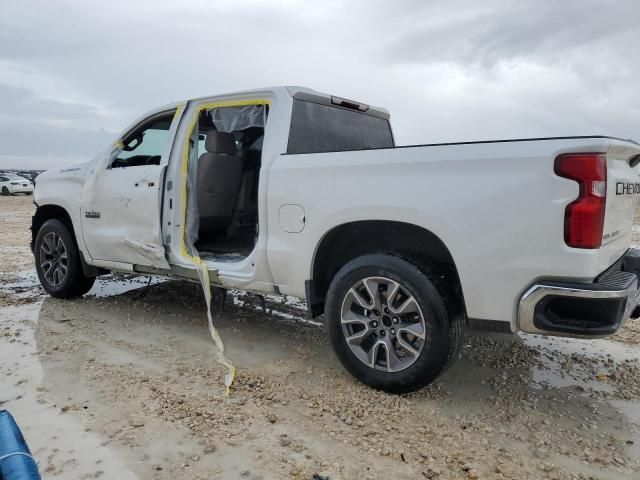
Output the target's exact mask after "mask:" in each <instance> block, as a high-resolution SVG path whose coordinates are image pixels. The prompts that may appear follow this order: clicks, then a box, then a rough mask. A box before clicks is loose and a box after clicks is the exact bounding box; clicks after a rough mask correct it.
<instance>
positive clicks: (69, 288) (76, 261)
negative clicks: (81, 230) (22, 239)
mask: <svg viewBox="0 0 640 480" xmlns="http://www.w3.org/2000/svg"><path fill="white" fill-rule="evenodd" d="M34 256H35V260H36V271H37V273H38V278H39V279H40V284H41V285H42V288H44V289H45V290H46V292H47V293H48V294H49V295H51V296H53V297H58V298H73V297H79V296H81V295H84V294H85V293H87V292H88V291H89V290H91V287H92V286H93V283H94V282H95V277H86V276H85V275H84V273H83V272H82V263H81V261H80V252H79V251H78V247H77V246H76V243H75V240H74V238H73V236H72V234H71V232H70V231H69V228H68V227H67V226H66V225H65V224H64V223H62V222H61V221H60V220H56V219H52V220H47V221H46V222H45V223H44V224H43V225H42V227H40V230H39V231H38V235H37V236H36V241H35V246H34Z"/></svg>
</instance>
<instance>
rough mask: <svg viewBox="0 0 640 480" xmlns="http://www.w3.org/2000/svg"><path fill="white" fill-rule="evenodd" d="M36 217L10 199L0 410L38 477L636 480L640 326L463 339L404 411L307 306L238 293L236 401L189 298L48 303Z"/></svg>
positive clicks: (232, 348)
mask: <svg viewBox="0 0 640 480" xmlns="http://www.w3.org/2000/svg"><path fill="white" fill-rule="evenodd" d="M32 212H33V206H32V204H31V197H0V234H1V235H2V237H1V238H2V243H1V249H0V306H1V307H2V308H1V309H0V404H1V405H2V408H7V409H9V410H10V411H11V412H12V413H13V414H14V416H15V417H16V420H17V421H18V422H19V424H20V425H21V427H22V429H23V432H24V433H25V436H26V438H27V441H28V442H29V444H30V446H31V448H32V451H33V453H34V455H35V457H36V458H37V459H38V461H39V463H40V469H41V471H42V472H43V475H44V477H45V478H60V479H66V478H68V479H77V478H81V479H87V478H119V479H120V480H122V479H128V478H132V479H133V478H143V479H174V478H181V479H209V478H214V479H215V478H224V479H227V478H231V479H233V478H238V479H244V478H246V479H259V478H262V479H282V478H291V479H308V480H312V479H325V478H328V479H332V480H336V479H354V480H355V479H357V480H362V479H382V478H407V479H414V478H415V479H424V478H429V479H475V478H482V479H493V478H495V479H503V478H510V479H518V480H520V479H537V478H543V479H603V480H604V479H635V478H638V477H639V476H640V464H639V463H638V460H639V458H640V455H639V454H640V443H639V442H640V433H639V431H638V424H640V375H639V373H640V372H639V370H640V363H639V361H638V358H639V357H638V354H639V353H640V328H639V327H638V323H640V322H628V323H627V325H626V326H625V327H624V328H623V329H622V330H621V331H620V332H619V333H618V334H617V335H616V336H614V337H612V338H611V339H608V340H592V341H587V340H573V339H561V338H544V337H539V336H535V335H519V336H510V335H504V336H497V335H494V336H489V335H470V336H469V338H468V339H467V342H466V345H465V348H464V349H463V353H462V357H461V358H460V359H459V361H458V362H457V363H456V364H455V365H454V366H453V367H452V368H451V369H450V370H449V371H448V372H447V373H446V374H445V375H444V376H443V377H442V378H441V380H439V381H438V382H437V383H436V384H434V385H433V386H431V387H430V388H428V389H424V390H422V391H420V392H417V393H413V394H409V395H402V396H393V395H387V394H384V393H381V392H377V391H374V390H371V389H369V388H367V387H365V386H363V385H361V384H359V383H357V382H356V381H354V380H353V379H352V378H351V377H350V376H349V375H348V374H346V373H345V372H344V371H343V369H342V368H341V367H340V365H339V364H338V362H337V360H336V359H335V357H334V355H333V353H332V352H331V350H330V347H329V345H328V344H327V340H326V332H325V330H324V327H323V325H322V324H321V323H316V322H309V321H308V320H306V316H305V314H304V309H303V306H302V304H301V303H300V302H298V301H296V300H295V299H291V298H282V299H281V298H275V297H274V298H269V299H268V300H267V310H268V312H269V314H265V313H264V312H263V311H262V310H261V308H259V302H257V299H256V298H255V297H254V296H251V295H247V294H243V293H241V292H233V294H232V295H230V296H229V297H228V299H227V302H226V304H225V308H224V311H223V312H222V313H221V314H219V315H218V316H217V319H216V322H217V323H218V325H219V326H220V331H221V335H222V337H223V339H224V340H225V344H226V347H227V352H226V353H227V355H228V357H229V358H231V359H232V360H233V361H234V362H235V363H236V364H237V365H238V367H239V370H238V378H237V383H236V384H235V386H234V389H233V392H232V395H231V396H230V397H226V396H224V394H223V387H222V381H221V380H222V375H223V374H224V371H223V370H222V369H221V368H220V367H219V366H218V365H217V364H216V363H215V353H214V350H213V348H214V347H213V344H212V342H211V340H210V337H209V334H208V331H207V326H206V315H205V311H204V302H203V301H202V294H201V292H200V291H199V290H198V287H197V286H196V285H194V284H190V283H185V282H177V281H164V280H162V279H154V280H153V281H152V283H151V285H150V286H149V287H146V284H147V281H148V278H139V277H130V276H124V275H108V276H105V277H103V278H101V279H100V280H99V281H98V282H97V283H96V286H95V287H94V289H93V290H92V291H91V292H90V293H89V294H88V295H86V296H85V297H84V298H82V299H78V300H73V301H60V300H56V299H53V298H49V297H47V296H46V295H45V294H44V293H43V292H42V290H41V289H40V287H39V286H38V284H37V279H36V276H35V272H34V270H33V266H32V263H33V260H32V256H31V253H30V251H29V248H28V243H29V240H30V232H29V230H28V228H29V223H30V216H31V214H32ZM636 243H638V244H640V238H639V239H636Z"/></svg>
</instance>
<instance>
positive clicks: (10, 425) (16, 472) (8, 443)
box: [0, 410, 41, 480]
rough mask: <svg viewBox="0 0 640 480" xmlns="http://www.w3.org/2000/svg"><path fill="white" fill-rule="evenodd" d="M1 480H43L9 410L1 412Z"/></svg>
mask: <svg viewBox="0 0 640 480" xmlns="http://www.w3.org/2000/svg"><path fill="white" fill-rule="evenodd" d="M0 480H41V477H40V473H38V466H37V465H36V461H35V460H34V459H33V457H32V456H31V452H30V451H29V447H27V442H25V441H24V437H23V436H22V432H21V431H20V429H19V428H18V425H17V424H16V422H15V420H14V419H13V417H12V416H11V414H10V413H9V412H8V411H7V410H0Z"/></svg>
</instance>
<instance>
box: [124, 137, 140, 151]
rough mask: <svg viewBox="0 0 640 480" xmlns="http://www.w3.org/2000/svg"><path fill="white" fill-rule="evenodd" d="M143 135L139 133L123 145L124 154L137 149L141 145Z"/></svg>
mask: <svg viewBox="0 0 640 480" xmlns="http://www.w3.org/2000/svg"><path fill="white" fill-rule="evenodd" d="M143 135H144V134H143V133H140V134H138V135H136V136H135V137H133V138H132V139H131V140H129V141H128V142H127V143H125V145H124V148H123V150H124V151H125V152H131V151H132V150H135V149H136V148H138V147H139V146H140V144H141V143H142V137H143Z"/></svg>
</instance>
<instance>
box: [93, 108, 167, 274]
mask: <svg viewBox="0 0 640 480" xmlns="http://www.w3.org/2000/svg"><path fill="white" fill-rule="evenodd" d="M177 117H178V115H176V109H175V108H174V109H171V110H168V111H163V112H160V113H156V114H154V115H152V116H150V117H148V118H146V119H145V120H143V121H142V122H139V123H138V124H137V125H136V126H135V127H133V128H132V129H131V130H129V132H128V133H127V134H126V135H125V136H124V137H123V138H122V140H121V142H120V143H119V144H118V145H117V146H116V148H115V149H114V151H113V153H112V154H111V156H110V158H109V159H107V161H106V162H104V163H103V164H102V165H100V166H96V171H95V172H94V173H93V175H94V177H93V178H91V179H89V181H87V183H86V185H85V191H84V192H83V199H82V212H81V217H82V227H83V228H82V231H83V238H84V241H85V244H86V246H87V250H88V252H89V254H90V255H91V257H92V258H93V259H94V260H102V261H106V262H118V263H124V264H131V265H145V266H152V267H156V268H161V269H168V268H169V264H168V263H167V260H166V258H165V250H164V246H163V244H162V239H161V232H160V214H161V212H160V204H161V203H160V201H161V194H162V181H163V177H164V169H165V166H166V162H167V161H168V157H169V153H170V146H171V139H172V138H173V135H174V133H175V123H176V122H177V121H178V118H177Z"/></svg>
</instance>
